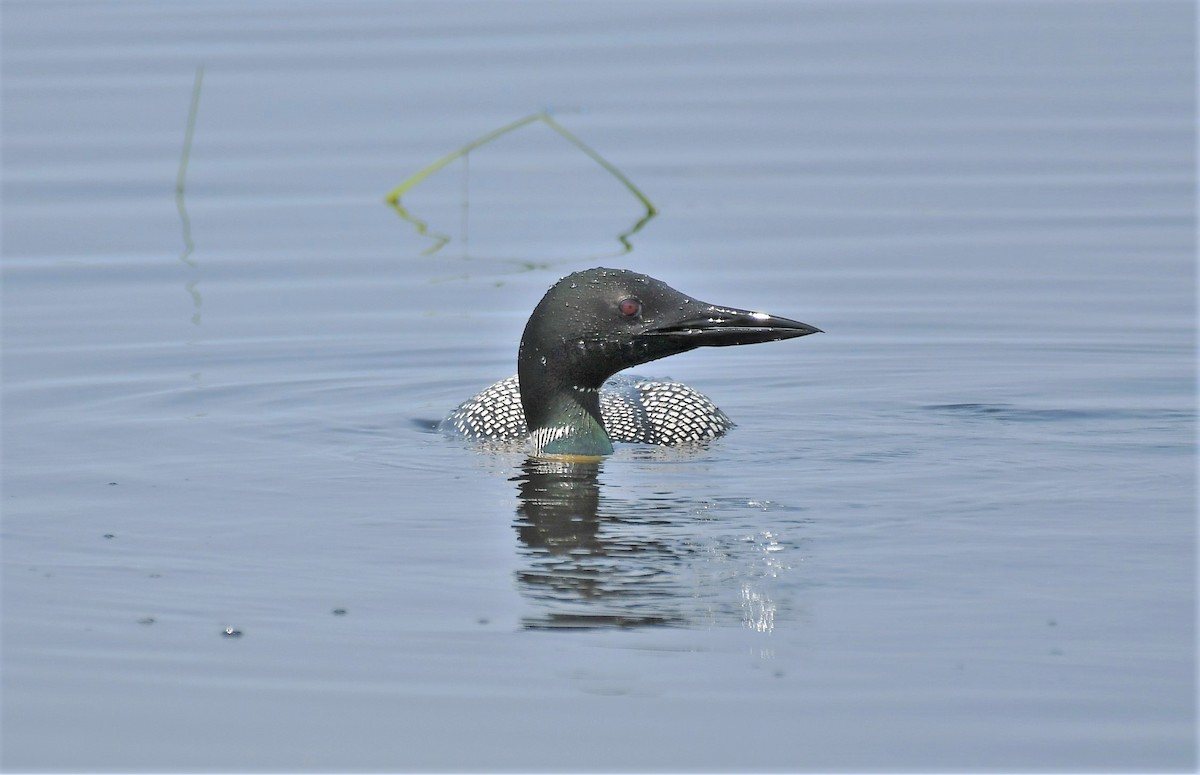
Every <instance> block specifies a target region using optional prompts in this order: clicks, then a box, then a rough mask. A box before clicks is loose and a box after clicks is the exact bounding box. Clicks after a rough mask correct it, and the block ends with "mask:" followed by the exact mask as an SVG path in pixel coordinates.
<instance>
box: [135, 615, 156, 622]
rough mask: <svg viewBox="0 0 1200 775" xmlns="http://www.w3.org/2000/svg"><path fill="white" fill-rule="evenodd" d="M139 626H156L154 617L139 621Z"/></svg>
mask: <svg viewBox="0 0 1200 775" xmlns="http://www.w3.org/2000/svg"><path fill="white" fill-rule="evenodd" d="M138 624H154V617H153V616H147V617H145V618H143V619H138Z"/></svg>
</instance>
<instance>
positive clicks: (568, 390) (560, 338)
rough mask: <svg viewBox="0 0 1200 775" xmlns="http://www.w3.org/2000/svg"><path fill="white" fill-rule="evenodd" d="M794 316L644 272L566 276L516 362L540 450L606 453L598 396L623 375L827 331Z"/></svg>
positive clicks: (534, 321) (540, 310)
mask: <svg viewBox="0 0 1200 775" xmlns="http://www.w3.org/2000/svg"><path fill="white" fill-rule="evenodd" d="M819 331H820V329H818V328H814V327H813V326H810V325H807V324H805V323H800V322H798V321H795V320H788V319H787V318H781V317H776V316H774V315H768V314H766V313H764V312H751V311H749V310H744V309H737V308H734V307H723V306H717V305H714V304H708V303H707V302H703V301H697V300H696V299H693V298H691V297H689V296H687V295H685V294H683V293H680V292H679V291H677V290H675V289H674V288H672V287H671V286H669V285H667V284H666V283H664V282H662V281H661V280H656V279H654V278H653V277H648V276H646V275H644V274H638V273H637V272H631V271H628V270H625V269H604V268H597V269H588V270H586V271H583V272H576V273H574V274H571V275H567V276H566V277H564V278H563V279H561V280H559V281H558V282H557V283H556V284H555V285H554V287H552V288H551V289H550V290H549V291H547V292H546V295H545V297H543V298H542V300H541V302H539V303H538V305H537V307H535V308H534V310H533V314H532V315H531V316H530V317H529V322H528V323H527V324H526V326H525V333H524V334H523V335H522V337H521V350H520V355H519V356H518V358H517V376H518V380H519V382H520V388H521V405H522V407H523V408H524V410H525V420H526V423H527V424H528V427H529V431H530V433H531V435H532V439H533V446H534V449H535V450H536V451H538V452H541V453H547V454H564V455H607V454H610V453H611V452H612V451H613V448H612V442H611V440H610V439H609V437H608V434H607V433H606V432H605V430H604V422H603V420H602V419H601V416H600V401H599V390H600V386H601V385H602V384H603V383H604V381H605V380H606V379H608V378H609V377H611V376H612V375H613V374H616V373H617V372H618V371H621V370H622V369H627V368H629V367H631V366H637V365H639V364H642V363H648V362H649V361H654V360H658V359H659V358H665V357H667V356H668V355H675V354H676V353H682V352H687V351H688V350H693V349H695V348H697V347H723V346H728V345H738V344H756V343H759V342H773V341H776V340H779V339H791V338H793V337H797V336H805V335H807V334H814V333H818V332H819Z"/></svg>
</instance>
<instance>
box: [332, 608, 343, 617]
mask: <svg viewBox="0 0 1200 775" xmlns="http://www.w3.org/2000/svg"><path fill="white" fill-rule="evenodd" d="M333 615H334V616H345V615H346V609H345V608H335V609H333Z"/></svg>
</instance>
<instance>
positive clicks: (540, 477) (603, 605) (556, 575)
mask: <svg viewBox="0 0 1200 775" xmlns="http://www.w3.org/2000/svg"><path fill="white" fill-rule="evenodd" d="M603 465H604V463H603V462H599V461H597V462H568V461H563V460H553V459H544V458H528V459H526V460H525V461H524V462H523V464H522V465H521V472H520V474H519V475H517V476H516V477H514V478H513V481H515V482H516V483H517V489H518V494H519V498H518V505H517V513H516V518H515V521H514V526H515V527H516V529H517V533H518V536H519V538H520V541H521V547H520V548H521V551H522V554H523V557H522V560H523V562H522V568H521V569H519V570H518V572H517V582H518V587H519V589H520V592H521V594H522V595H523V596H524V597H525V598H526V599H527V600H529V601H530V602H531V603H533V604H534V607H535V609H536V612H535V613H534V614H532V615H530V616H527V617H525V618H524V619H523V621H522V625H523V626H524V627H525V628H527V629H559V628H605V627H625V628H628V627H644V626H655V625H667V626H690V625H696V624H701V623H703V624H714V623H717V620H728V619H730V618H733V619H736V620H740V623H741V624H742V625H743V626H746V627H749V628H751V629H755V630H757V631H759V632H769V631H770V630H771V629H772V628H773V626H774V613H775V607H776V606H775V602H774V601H773V600H772V599H771V596H770V595H769V594H768V592H767V591H766V590H764V589H763V588H762V585H761V584H760V583H758V582H761V581H763V580H764V578H763V576H761V575H759V574H761V573H762V572H763V571H764V570H765V569H764V568H763V567H762V564H761V561H762V559H763V554H762V553H761V551H762V547H761V546H760V545H759V544H760V540H759V539H758V538H756V537H754V536H746V537H739V538H738V539H737V540H736V544H737V545H736V546H729V545H724V546H722V545H721V544H722V543H724V542H720V541H718V542H717V545H713V544H712V542H711V541H707V540H705V538H704V532H705V531H704V530H703V528H702V527H701V525H702V524H703V523H704V522H705V521H706V520H710V519H711V515H710V514H709V511H710V508H709V507H710V506H711V505H712V504H711V503H704V502H698V503H694V504H686V503H685V504H681V503H679V500H678V497H677V496H669V497H668V496H666V495H665V494H663V493H658V494H656V495H657V497H654V496H652V497H649V498H643V499H638V500H635V501H628V500H622V499H615V498H612V497H609V496H606V495H603V494H602V492H601V488H602V485H601V482H600V481H599V477H600V473H601V470H602V467H603ZM698 528H699V530H698ZM765 535H767V536H770V535H771V534H769V533H767V534H765ZM710 538H711V536H710ZM747 549H748V550H750V551H751V552H752V553H753V555H754V556H755V557H756V558H757V559H752V560H751V562H750V566H752V567H747V566H746V565H745V564H744V563H743V562H739V561H738V560H743V561H744V560H746V559H751V558H747V557H745V556H744V555H743V556H742V557H738V558H735V557H731V556H730V552H731V551H732V552H734V553H738V554H741V553H742V552H743V551H745V550H747ZM730 561H732V562H730ZM731 566H732V567H731ZM739 566H740V568H741V570H742V571H743V572H744V573H734V574H733V575H735V576H740V578H736V579H734V578H730V577H729V574H730V571H731V570H733V569H734V568H738V567H739ZM775 570H778V568H776V569H775ZM776 575H777V574H776V573H774V572H772V573H770V574H769V576H770V577H772V578H773V577H775V576H776ZM755 576H757V577H758V578H754V577H755ZM739 582H740V583H739ZM735 590H736V591H735ZM731 595H732V596H736V598H735V599H736V602H735V600H734V599H730V596H731ZM721 598H725V599H724V600H722V599H721ZM733 608H736V612H735V611H734V610H731V609H733Z"/></svg>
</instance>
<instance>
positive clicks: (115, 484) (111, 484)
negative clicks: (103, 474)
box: [108, 482, 117, 487]
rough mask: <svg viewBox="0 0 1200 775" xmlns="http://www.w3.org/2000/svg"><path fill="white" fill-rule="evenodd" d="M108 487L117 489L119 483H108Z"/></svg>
mask: <svg viewBox="0 0 1200 775" xmlns="http://www.w3.org/2000/svg"><path fill="white" fill-rule="evenodd" d="M108 486H109V487H116V486H117V483H116V482H109V483H108Z"/></svg>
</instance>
